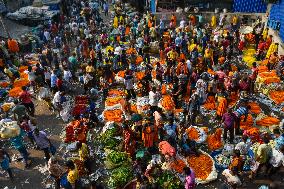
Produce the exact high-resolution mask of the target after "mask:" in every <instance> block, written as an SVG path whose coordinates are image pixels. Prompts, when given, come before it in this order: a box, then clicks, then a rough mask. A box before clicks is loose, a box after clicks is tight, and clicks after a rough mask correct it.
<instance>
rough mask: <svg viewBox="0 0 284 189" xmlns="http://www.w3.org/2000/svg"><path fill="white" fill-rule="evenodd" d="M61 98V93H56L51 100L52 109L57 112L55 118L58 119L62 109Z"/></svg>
mask: <svg viewBox="0 0 284 189" xmlns="http://www.w3.org/2000/svg"><path fill="white" fill-rule="evenodd" d="M62 96H63V92H60V91H57V92H56V93H55V95H54V97H53V100H52V104H53V106H54V108H55V109H56V110H57V111H58V115H57V116H56V117H57V118H59V117H60V111H61V109H62V105H61V98H62Z"/></svg>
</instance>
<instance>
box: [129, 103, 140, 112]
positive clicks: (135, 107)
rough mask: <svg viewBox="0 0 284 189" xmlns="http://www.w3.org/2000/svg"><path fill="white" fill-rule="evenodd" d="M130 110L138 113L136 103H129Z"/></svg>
mask: <svg viewBox="0 0 284 189" xmlns="http://www.w3.org/2000/svg"><path fill="white" fill-rule="evenodd" d="M130 111H131V112H134V113H138V110H137V106H136V104H131V105H130Z"/></svg>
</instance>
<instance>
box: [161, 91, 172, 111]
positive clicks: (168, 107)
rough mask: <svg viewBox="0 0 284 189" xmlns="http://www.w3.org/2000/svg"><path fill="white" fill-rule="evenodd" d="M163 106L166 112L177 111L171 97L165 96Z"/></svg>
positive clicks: (162, 101)
mask: <svg viewBox="0 0 284 189" xmlns="http://www.w3.org/2000/svg"><path fill="white" fill-rule="evenodd" d="M161 105H162V107H163V108H164V109H165V110H166V111H170V110H174V109H175V103H174V101H173V99H172V97H171V96H170V95H165V96H163V98H162V100H161Z"/></svg>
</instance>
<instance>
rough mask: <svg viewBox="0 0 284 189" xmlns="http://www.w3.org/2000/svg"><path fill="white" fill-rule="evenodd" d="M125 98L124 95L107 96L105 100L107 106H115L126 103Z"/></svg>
mask: <svg viewBox="0 0 284 189" xmlns="http://www.w3.org/2000/svg"><path fill="white" fill-rule="evenodd" d="M124 103H125V102H124V100H123V98H122V97H120V96H118V97H113V98H107V99H106V101H105V104H106V106H114V105H116V104H121V105H124Z"/></svg>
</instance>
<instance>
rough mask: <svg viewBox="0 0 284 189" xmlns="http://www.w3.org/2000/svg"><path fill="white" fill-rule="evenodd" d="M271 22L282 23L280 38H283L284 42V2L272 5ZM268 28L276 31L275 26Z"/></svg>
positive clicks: (283, 0)
mask: <svg viewBox="0 0 284 189" xmlns="http://www.w3.org/2000/svg"><path fill="white" fill-rule="evenodd" d="M269 20H270V21H275V22H279V23H280V28H279V36H280V37H281V39H282V41H284V0H281V1H279V2H278V3H276V4H273V5H272V7H271V10H270V15H269ZM271 23H273V22H271ZM268 26H269V27H270V28H272V29H274V27H273V25H268Z"/></svg>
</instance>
